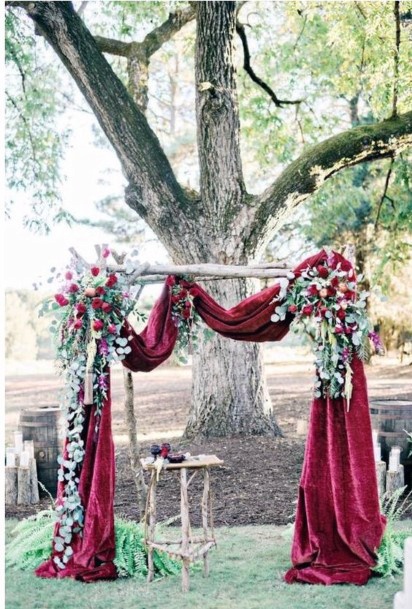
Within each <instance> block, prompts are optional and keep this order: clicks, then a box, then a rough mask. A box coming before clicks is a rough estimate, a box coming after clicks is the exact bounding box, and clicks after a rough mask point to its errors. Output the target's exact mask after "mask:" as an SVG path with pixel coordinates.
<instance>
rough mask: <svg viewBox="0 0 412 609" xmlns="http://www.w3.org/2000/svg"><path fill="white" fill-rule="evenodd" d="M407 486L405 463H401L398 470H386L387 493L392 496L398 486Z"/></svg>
mask: <svg viewBox="0 0 412 609" xmlns="http://www.w3.org/2000/svg"><path fill="white" fill-rule="evenodd" d="M402 486H405V475H404V471H403V465H399V466H398V469H397V471H396V472H391V471H390V470H388V471H387V472H386V493H387V495H388V496H389V497H390V496H391V495H392V494H393V493H394V492H395V491H396V490H398V488H402Z"/></svg>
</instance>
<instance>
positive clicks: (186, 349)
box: [166, 276, 214, 363]
mask: <svg viewBox="0 0 412 609" xmlns="http://www.w3.org/2000/svg"><path fill="white" fill-rule="evenodd" d="M166 285H168V286H169V288H170V291H171V301H172V319H173V322H174V323H175V325H176V326H177V328H178V337H177V341H176V347H175V350H176V353H177V355H178V358H179V360H180V361H181V362H183V363H186V361H187V354H188V353H189V354H191V353H193V351H194V350H195V349H196V348H197V346H198V343H199V337H200V334H201V332H203V334H204V335H205V337H206V338H209V337H210V336H211V335H213V334H214V333H213V332H212V331H211V330H208V329H207V328H205V327H203V326H202V320H201V317H200V315H199V314H198V313H197V311H196V309H195V307H194V305H193V294H192V292H191V290H190V288H188V287H187V286H188V282H187V280H186V279H184V278H181V277H175V276H169V277H168V278H167V279H166Z"/></svg>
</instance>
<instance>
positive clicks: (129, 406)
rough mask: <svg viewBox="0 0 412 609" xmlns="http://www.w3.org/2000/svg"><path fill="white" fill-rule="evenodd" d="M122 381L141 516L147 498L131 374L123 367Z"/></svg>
mask: <svg viewBox="0 0 412 609" xmlns="http://www.w3.org/2000/svg"><path fill="white" fill-rule="evenodd" d="M123 382H124V390H125V400H124V407H125V412H126V426H127V433H128V435H129V457H130V467H131V470H132V473H133V479H134V483H135V485H136V494H137V505H138V506H139V511H140V517H142V516H143V514H144V511H145V506H146V499H147V486H146V484H145V481H144V477H143V469H142V466H141V464H140V458H139V452H140V451H139V443H138V440H137V431H136V428H137V421H136V415H135V411H134V388H133V376H132V373H131V372H130V371H129V370H126V369H123Z"/></svg>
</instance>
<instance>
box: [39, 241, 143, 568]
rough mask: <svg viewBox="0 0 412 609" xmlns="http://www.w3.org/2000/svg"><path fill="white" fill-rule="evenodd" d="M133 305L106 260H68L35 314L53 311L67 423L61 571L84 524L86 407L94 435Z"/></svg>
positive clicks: (58, 543)
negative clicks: (88, 263)
mask: <svg viewBox="0 0 412 609" xmlns="http://www.w3.org/2000/svg"><path fill="white" fill-rule="evenodd" d="M109 254H110V251H109V249H108V248H104V249H103V251H102V260H103V261H104V260H105V259H106V258H107V257H108V256H109ZM134 306H135V301H134V300H133V298H132V297H131V295H130V292H129V286H128V284H127V278H126V277H125V276H124V275H122V274H120V273H112V272H110V271H108V270H107V267H106V265H105V263H102V264H101V265H100V266H97V265H96V266H92V267H91V268H90V269H89V270H87V271H86V272H85V271H84V268H82V267H81V266H79V265H78V263H77V262H76V260H73V262H72V265H71V266H70V267H69V268H67V269H66V272H65V274H64V278H63V284H62V286H61V290H60V292H59V293H57V294H56V295H55V296H54V300H53V301H51V300H48V301H46V302H45V303H44V304H43V307H42V309H41V311H40V313H39V314H40V315H44V314H45V313H48V312H54V313H55V314H56V319H54V320H53V321H52V322H51V328H50V329H51V331H52V333H53V334H54V335H55V336H56V338H57V361H58V365H59V368H60V371H61V373H62V375H63V377H64V385H65V389H64V393H63V404H62V406H63V412H64V413H65V417H66V421H67V426H66V448H65V452H64V455H62V456H60V457H59V463H60V469H59V473H58V479H59V482H60V483H61V484H62V485H63V492H62V493H61V494H60V495H59V500H58V501H57V503H56V512H57V519H58V523H59V526H58V530H57V534H56V535H55V537H54V539H53V542H54V550H55V552H54V557H53V560H54V562H55V564H56V565H57V567H58V568H60V569H63V568H64V567H65V566H66V565H67V563H68V562H69V560H70V558H71V556H72V555H73V549H72V540H73V535H75V534H78V535H81V534H82V529H83V526H84V507H83V505H82V503H81V498H80V495H79V488H78V487H79V482H80V472H81V468H82V463H83V460H84V456H85V447H84V440H83V437H84V434H83V432H84V421H85V408H87V407H88V405H91V404H93V405H94V406H95V433H96V434H98V432H99V422H100V417H101V414H102V408H103V404H104V402H105V400H106V399H107V397H108V368H109V366H110V365H111V364H113V363H115V362H118V361H120V360H122V359H124V358H125V357H126V355H127V354H128V353H130V351H131V348H130V346H129V345H128V342H129V338H128V337H124V336H122V326H123V320H124V319H125V318H126V317H127V316H128V315H129V314H130V313H131V312H132V311H133V310H134ZM138 315H139V314H138ZM89 407H90V406H89Z"/></svg>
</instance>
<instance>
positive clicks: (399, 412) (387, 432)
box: [370, 399, 412, 463]
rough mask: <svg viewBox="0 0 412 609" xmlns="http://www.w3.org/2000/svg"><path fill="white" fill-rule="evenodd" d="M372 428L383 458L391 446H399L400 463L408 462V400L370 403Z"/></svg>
mask: <svg viewBox="0 0 412 609" xmlns="http://www.w3.org/2000/svg"><path fill="white" fill-rule="evenodd" d="M370 413H371V420H372V428H373V429H376V430H377V432H378V441H379V442H380V443H381V446H382V451H383V455H384V457H386V456H387V454H388V453H389V451H390V449H391V448H392V446H400V447H401V448H402V452H401V462H402V463H404V462H408V461H410V457H408V455H409V452H410V450H411V448H412V445H411V444H410V443H409V442H408V436H407V435H406V433H405V431H404V430H405V429H406V431H409V432H412V402H411V401H409V400H395V399H392V400H391V399H388V400H373V401H372V402H371V403H370Z"/></svg>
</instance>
